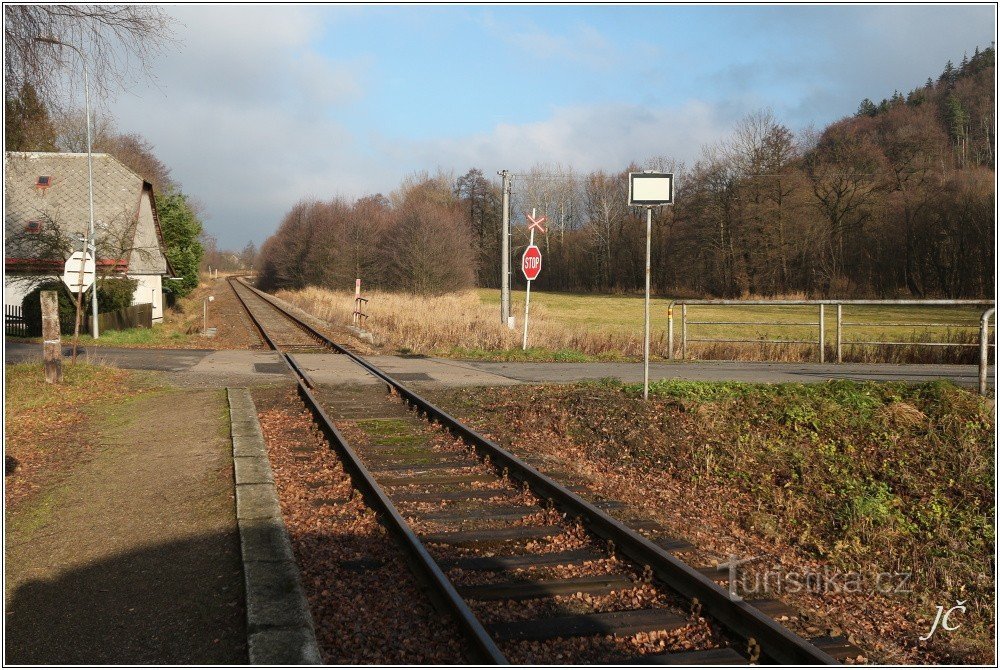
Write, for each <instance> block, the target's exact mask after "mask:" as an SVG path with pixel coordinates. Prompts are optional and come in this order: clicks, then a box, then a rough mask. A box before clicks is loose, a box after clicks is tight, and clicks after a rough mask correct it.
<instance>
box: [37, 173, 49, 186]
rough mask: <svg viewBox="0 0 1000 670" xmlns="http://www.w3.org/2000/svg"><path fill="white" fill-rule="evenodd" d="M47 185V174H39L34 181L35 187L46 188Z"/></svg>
mask: <svg viewBox="0 0 1000 670" xmlns="http://www.w3.org/2000/svg"><path fill="white" fill-rule="evenodd" d="M48 187H49V176H48V175H41V176H39V177H38V181H36V182H35V188H48Z"/></svg>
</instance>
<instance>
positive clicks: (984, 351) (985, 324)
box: [979, 307, 996, 395]
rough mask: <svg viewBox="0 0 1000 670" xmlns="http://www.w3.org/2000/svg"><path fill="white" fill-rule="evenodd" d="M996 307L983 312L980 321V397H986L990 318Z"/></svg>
mask: <svg viewBox="0 0 1000 670" xmlns="http://www.w3.org/2000/svg"><path fill="white" fill-rule="evenodd" d="M995 313H996V307H990V308H989V309H988V310H986V311H985V312H983V316H982V318H981V319H980V321H979V395H986V373H987V370H988V368H989V364H990V317H991V316H992V315H993V314H995Z"/></svg>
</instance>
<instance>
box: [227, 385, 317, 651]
mask: <svg viewBox="0 0 1000 670" xmlns="http://www.w3.org/2000/svg"><path fill="white" fill-rule="evenodd" d="M226 393H227V396H228V399H229V413H230V422H231V428H230V430H231V437H232V443H233V463H234V467H237V466H239V467H238V470H239V472H237V475H236V477H235V480H234V481H235V483H234V486H235V491H236V519H237V522H238V524H239V529H240V551H241V553H242V555H243V576H244V585H245V589H246V611H247V648H248V652H249V656H250V663H251V664H252V665H319V664H321V663H322V662H323V660H322V658H321V656H320V653H319V645H318V644H317V642H316V633H315V630H314V628H313V621H312V614H311V613H310V612H309V602H308V600H306V595H305V591H304V590H303V588H302V580H301V576H300V575H299V569H298V565H297V564H296V563H295V555H294V554H293V553H292V545H291V542H290V540H289V538H288V531H287V529H286V528H285V522H284V521H283V520H282V518H281V508H280V506H279V504H278V492H277V490H276V489H275V488H274V483H273V478H272V477H271V466H270V462H269V461H268V460H267V450H266V448H265V446H264V437H263V434H262V433H261V430H260V425H259V424H258V422H257V409H256V406H255V405H254V402H253V399H252V398H251V397H250V391H249V390H248V389H245V388H227V389H226ZM248 452H250V453H252V454H253V457H252V458H248V455H249V454H248ZM246 466H251V467H246Z"/></svg>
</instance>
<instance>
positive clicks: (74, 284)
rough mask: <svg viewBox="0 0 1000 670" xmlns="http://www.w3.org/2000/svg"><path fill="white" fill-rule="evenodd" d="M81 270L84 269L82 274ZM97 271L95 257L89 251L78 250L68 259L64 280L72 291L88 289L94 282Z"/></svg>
mask: <svg viewBox="0 0 1000 670" xmlns="http://www.w3.org/2000/svg"><path fill="white" fill-rule="evenodd" d="M81 266H82V267H81ZM80 270H83V273H82V274H81V272H80ZM96 271H97V265H96V264H95V263H94V257H93V256H91V255H90V254H89V253H87V254H84V252H82V251H76V252H74V253H73V255H72V256H70V257H69V260H67V261H66V267H65V268H64V270H63V275H62V280H63V283H64V284H66V286H67V287H68V288H69V290H70V292H71V293H77V292H82V291H86V290H87V289H89V288H90V285H91V284H93V283H94V274H96Z"/></svg>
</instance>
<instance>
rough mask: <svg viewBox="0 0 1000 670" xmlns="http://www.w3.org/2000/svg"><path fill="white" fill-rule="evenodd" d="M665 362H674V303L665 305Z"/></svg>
mask: <svg viewBox="0 0 1000 670" xmlns="http://www.w3.org/2000/svg"><path fill="white" fill-rule="evenodd" d="M667 360H668V361H672V360H674V301H673V300H671V301H670V304H669V305H667Z"/></svg>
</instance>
